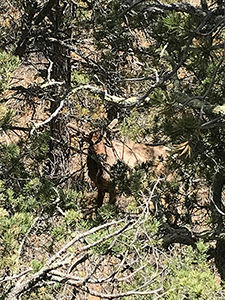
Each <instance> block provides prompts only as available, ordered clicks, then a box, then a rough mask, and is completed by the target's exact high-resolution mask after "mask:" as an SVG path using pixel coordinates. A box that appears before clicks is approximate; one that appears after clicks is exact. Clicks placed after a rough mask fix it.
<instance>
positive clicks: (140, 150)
mask: <svg viewBox="0 0 225 300" xmlns="http://www.w3.org/2000/svg"><path fill="white" fill-rule="evenodd" d="M67 126H68V127H69V128H72V129H73V130H75V131H76V132H77V133H78V134H79V135H82V137H83V139H84V140H85V141H86V142H88V143H89V148H88V156H87V167H88V175H89V177H90V179H91V180H92V181H93V182H94V184H95V186H96V187H97V189H98V198H97V207H101V206H102V204H103V199H104V196H105V193H107V192H109V187H110V181H111V177H110V168H111V166H112V165H113V164H114V163H115V162H117V161H118V160H122V161H124V162H125V163H126V164H127V165H128V166H129V167H131V168H134V167H135V166H137V165H139V164H141V163H144V162H147V161H150V162H151V163H152V172H153V173H154V175H155V176H162V175H163V174H164V175H165V173H166V170H165V162H166V160H167V156H168V153H167V151H166V147H164V146H149V145H146V144H140V143H135V142H133V141H129V142H126V143H123V142H121V141H117V140H113V141H112V142H109V141H108V140H107V139H106V138H105V137H104V136H100V135H99V134H94V133H91V134H89V135H86V134H85V133H83V132H82V133H81V132H80V131H79V130H78V129H77V127H76V126H75V125H73V124H68V125H67ZM110 197H111V200H113V198H114V195H113V191H110Z"/></svg>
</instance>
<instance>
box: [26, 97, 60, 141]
mask: <svg viewBox="0 0 225 300" xmlns="http://www.w3.org/2000/svg"><path fill="white" fill-rule="evenodd" d="M64 102H65V100H61V102H60V104H59V106H58V108H57V109H56V110H55V111H54V113H53V114H51V116H50V117H49V118H48V119H47V120H45V121H44V122H42V123H39V124H37V123H36V124H34V127H33V128H32V130H31V132H30V134H31V135H32V134H33V133H34V131H35V130H36V129H37V128H39V127H41V126H43V125H45V124H47V123H49V122H50V121H51V120H52V119H53V118H55V117H56V116H57V115H58V113H59V112H60V110H61V109H62V108H63V105H64Z"/></svg>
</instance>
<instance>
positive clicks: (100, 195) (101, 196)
mask: <svg viewBox="0 0 225 300" xmlns="http://www.w3.org/2000/svg"><path fill="white" fill-rule="evenodd" d="M104 196H105V193H104V192H103V191H101V190H98V197H97V208H99V207H101V206H102V204H103V199H104Z"/></svg>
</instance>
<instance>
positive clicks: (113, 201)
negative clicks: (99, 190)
mask: <svg viewBox="0 0 225 300" xmlns="http://www.w3.org/2000/svg"><path fill="white" fill-rule="evenodd" d="M109 203H110V204H116V193H115V190H114V189H110V191H109Z"/></svg>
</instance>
